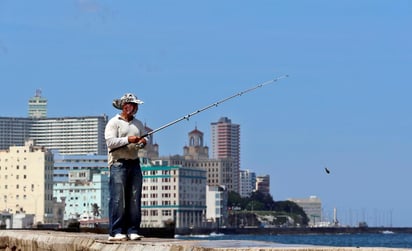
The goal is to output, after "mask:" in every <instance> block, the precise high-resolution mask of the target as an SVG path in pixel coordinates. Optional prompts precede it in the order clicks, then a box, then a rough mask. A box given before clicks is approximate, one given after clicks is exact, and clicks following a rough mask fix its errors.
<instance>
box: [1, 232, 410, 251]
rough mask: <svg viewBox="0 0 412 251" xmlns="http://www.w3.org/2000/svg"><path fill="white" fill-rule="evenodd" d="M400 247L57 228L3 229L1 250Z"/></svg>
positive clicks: (268, 250) (240, 250) (271, 250)
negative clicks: (136, 236) (127, 236)
mask: <svg viewBox="0 0 412 251" xmlns="http://www.w3.org/2000/svg"><path fill="white" fill-rule="evenodd" d="M46 250H48V251H52V250H53V251H54V250H57V251H60V250H62V251H80V250H81V251H246V250H251V251H275V250H276V251H278V250H286V251H289V250H290V251H341V250H342V251H343V250H345V251H347V250H367V251H400V250H407V249H399V248H350V247H321V246H308V245H284V244H278V243H272V242H263V241H246V240H214V241H208V240H203V241H193V240H190V241H188V240H178V239H158V238H143V239H142V240H141V241H124V242H108V241H107V235H102V234H92V233H65V232H58V231H29V230H0V251H46Z"/></svg>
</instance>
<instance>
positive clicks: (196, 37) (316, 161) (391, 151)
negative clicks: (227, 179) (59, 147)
mask: <svg viewBox="0 0 412 251" xmlns="http://www.w3.org/2000/svg"><path fill="white" fill-rule="evenodd" d="M411 26H412V3H411V2H410V1H407V0H399V1H389V0H387V1H379V0H378V1H376V0H373V1H372V0H370V1H358V0H356V1H355V0H347V1H326V0H325V1H318V0H315V1H295V0H288V1H275V0H272V1H265V0H261V1H234V0H233V1H232V0H229V1H215V0H212V1H145V2H142V1H116V2H115V1H97V0H62V1H51V0H47V1H46V0H39V1H10V0H0V83H1V86H2V91H1V92H0V107H1V113H0V116H13V117H25V116H27V101H28V99H29V98H30V97H32V96H34V94H35V90H36V89H41V90H42V93H43V96H44V97H46V98H47V99H48V116H49V117H61V116H88V115H101V114H103V113H104V114H107V115H109V116H113V115H114V114H115V112H116V110H115V109H114V108H112V106H111V101H112V100H113V99H114V98H117V97H120V96H121V95H122V94H123V93H125V92H134V93H136V94H137V95H138V96H139V97H140V98H141V99H143V100H144V101H145V104H144V105H142V106H141V107H140V111H139V114H138V116H139V118H140V119H141V120H142V121H144V122H146V123H147V124H148V125H149V126H150V127H152V128H158V127H160V126H162V125H163V124H165V123H167V122H170V121H172V120H174V119H177V118H179V117H181V116H184V115H186V114H188V113H190V112H192V111H195V110H197V109H198V108H201V107H204V106H206V105H208V104H210V103H213V102H215V101H217V100H219V99H221V98H225V97H227V96H230V95H232V94H234V93H237V92H239V91H241V90H244V89H247V88H250V87H252V86H255V85H257V84H259V83H262V82H265V81H267V80H270V79H273V78H276V77H278V76H281V75H284V74H289V75H290V77H289V78H287V79H283V80H281V81H279V82H278V83H277V84H275V85H268V86H265V87H264V88H260V89H258V90H256V91H254V92H252V93H248V94H247V95H245V96H241V97H239V98H236V99H233V100H231V101H229V102H226V103H224V104H222V105H221V106H219V107H217V108H213V109H210V110H208V111H205V112H203V113H201V114H199V115H196V116H195V117H193V118H191V119H190V120H189V121H183V122H181V123H179V124H176V125H174V126H172V127H170V128H168V129H166V130H164V131H161V132H158V133H157V134H155V140H156V142H157V143H158V144H159V145H160V153H161V155H169V154H181V153H182V151H183V150H182V148H183V146H184V145H186V144H187V133H188V132H189V131H191V130H192V129H194V128H195V126H197V127H198V129H199V130H201V131H203V132H204V133H205V142H206V144H207V145H210V144H209V142H210V140H209V131H210V123H211V122H215V121H217V120H218V119H219V118H220V117H222V116H226V117H229V118H230V119H231V120H232V122H233V123H237V124H240V125H241V168H242V169H250V170H253V171H255V172H256V173H257V174H270V176H271V193H272V195H273V197H274V199H275V200H285V199H288V198H306V197H309V196H311V195H316V196H318V197H319V198H320V199H321V200H322V204H323V209H324V214H325V216H329V219H330V218H331V217H332V211H333V208H334V207H336V208H337V209H338V218H339V220H340V221H341V222H342V223H344V224H356V222H358V221H367V222H368V224H369V225H371V226H376V225H379V226H380V225H385V226H389V225H392V226H410V227H412V217H411V213H412V198H411V196H410V186H411V185H410V184H411V177H412V154H411V149H412V131H411V128H412V117H411V116H410V114H411V107H412V106H411V104H412V101H411V98H410V94H411V93H412V87H411V80H410V70H411V68H412V32H411ZM325 166H327V167H328V168H329V169H330V170H331V173H330V174H329V175H328V174H326V173H325V172H324V167H325Z"/></svg>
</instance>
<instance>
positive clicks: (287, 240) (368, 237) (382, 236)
mask: <svg viewBox="0 0 412 251" xmlns="http://www.w3.org/2000/svg"><path fill="white" fill-rule="evenodd" d="M176 238H178V239H185V240H195V239H203V240H253V241H268V242H275V243H282V244H305V245H320V246H334V247H388V248H412V234H405V233H391V232H388V233H378V234H296V235H286V234H281V235H223V234H211V235H195V236H176Z"/></svg>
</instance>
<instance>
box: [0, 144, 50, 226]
mask: <svg viewBox="0 0 412 251" xmlns="http://www.w3.org/2000/svg"><path fill="white" fill-rule="evenodd" d="M0 209H1V210H2V211H6V212H9V213H12V214H16V213H27V214H34V215H35V222H36V223H37V222H42V223H52V221H53V218H54V217H53V154H52V153H51V152H50V151H48V150H47V149H45V148H44V147H40V146H36V145H34V144H33V141H27V142H25V145H24V146H11V147H10V148H9V149H8V150H2V151H0Z"/></svg>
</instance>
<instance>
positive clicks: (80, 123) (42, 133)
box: [0, 115, 108, 155]
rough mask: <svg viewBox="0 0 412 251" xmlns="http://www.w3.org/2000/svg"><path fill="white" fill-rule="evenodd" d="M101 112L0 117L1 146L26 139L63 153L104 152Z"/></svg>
mask: <svg viewBox="0 0 412 251" xmlns="http://www.w3.org/2000/svg"><path fill="white" fill-rule="evenodd" d="M107 121H108V118H107V116H106V115H102V116H87V117H61V118H14V117H0V149H8V148H9V147H10V146H13V145H24V142H25V141H26V140H27V139H31V140H34V142H35V144H36V145H38V146H44V147H46V148H47V149H49V150H58V151H59V152H60V154H63V155H79V154H98V155H105V154H107V146H106V142H105V139H104V129H105V127H106V124H107Z"/></svg>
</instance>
